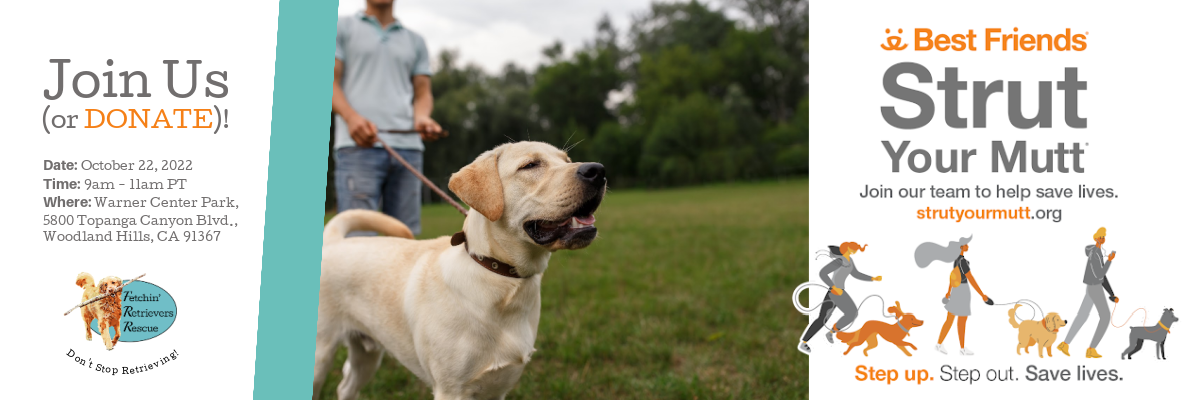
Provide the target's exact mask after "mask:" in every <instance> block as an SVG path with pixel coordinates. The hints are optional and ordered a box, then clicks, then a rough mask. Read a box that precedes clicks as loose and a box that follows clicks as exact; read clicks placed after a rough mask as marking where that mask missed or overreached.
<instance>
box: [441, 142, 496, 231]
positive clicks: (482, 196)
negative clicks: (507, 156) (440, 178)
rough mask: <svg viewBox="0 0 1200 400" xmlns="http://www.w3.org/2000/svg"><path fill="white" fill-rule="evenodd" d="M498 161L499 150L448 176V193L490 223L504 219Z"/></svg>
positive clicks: (491, 151)
mask: <svg viewBox="0 0 1200 400" xmlns="http://www.w3.org/2000/svg"><path fill="white" fill-rule="evenodd" d="M499 160H500V150H499V149H495V150H490V151H488V152H486V153H483V154H480V155H479V157H478V158H476V159H475V161H474V162H471V163H470V164H468V165H467V166H465V167H462V169H460V170H458V172H455V173H454V175H451V176H450V191H452V192H454V194H456V195H458V198H460V199H462V200H463V201H464V202H466V203H467V205H468V206H471V208H474V209H475V211H479V213H480V214H483V216H484V217H487V219H488V220H489V221H492V222H495V221H496V220H498V219H500V216H501V215H504V185H503V184H502V183H501V182H500V170H499V166H498V165H497V163H498V162H499Z"/></svg>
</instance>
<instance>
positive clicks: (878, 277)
mask: <svg viewBox="0 0 1200 400" xmlns="http://www.w3.org/2000/svg"><path fill="white" fill-rule="evenodd" d="M871 280H872V281H875V282H879V281H882V280H883V275H880V276H877V277H874V278H871Z"/></svg>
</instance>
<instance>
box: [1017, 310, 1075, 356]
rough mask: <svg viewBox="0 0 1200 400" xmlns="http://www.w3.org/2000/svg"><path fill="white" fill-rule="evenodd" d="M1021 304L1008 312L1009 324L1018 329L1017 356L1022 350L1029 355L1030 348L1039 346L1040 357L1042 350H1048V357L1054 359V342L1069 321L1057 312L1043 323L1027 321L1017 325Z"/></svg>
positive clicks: (1044, 319)
mask: <svg viewBox="0 0 1200 400" xmlns="http://www.w3.org/2000/svg"><path fill="white" fill-rule="evenodd" d="M1018 307H1021V305H1020V304H1017V305H1015V306H1013V308H1012V309H1011V310H1008V323H1009V324H1011V325H1012V326H1013V328H1017V355H1020V354H1021V349H1025V354H1029V347H1030V346H1033V345H1035V344H1036V345H1038V357H1043V356H1042V349H1045V350H1046V355H1048V356H1051V357H1054V354H1053V352H1052V349H1053V348H1054V347H1053V345H1054V341H1055V340H1057V339H1058V329H1059V328H1062V327H1064V326H1067V320H1065V319H1062V317H1060V316H1059V315H1058V313H1056V312H1052V313H1049V314H1046V316H1045V317H1044V318H1042V320H1041V321H1034V320H1032V319H1027V320H1024V321H1021V322H1020V323H1017V308H1018Z"/></svg>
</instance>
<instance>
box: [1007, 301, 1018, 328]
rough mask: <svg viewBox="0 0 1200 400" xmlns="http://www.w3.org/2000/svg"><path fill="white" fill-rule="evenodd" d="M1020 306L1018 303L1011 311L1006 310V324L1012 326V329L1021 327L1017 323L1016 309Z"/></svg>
mask: <svg viewBox="0 0 1200 400" xmlns="http://www.w3.org/2000/svg"><path fill="white" fill-rule="evenodd" d="M1020 306H1021V304H1020V303H1018V304H1017V305H1015V306H1013V308H1012V309H1011V310H1008V323H1009V325H1012V326H1013V328H1020V327H1021V324H1019V323H1017V307H1020Z"/></svg>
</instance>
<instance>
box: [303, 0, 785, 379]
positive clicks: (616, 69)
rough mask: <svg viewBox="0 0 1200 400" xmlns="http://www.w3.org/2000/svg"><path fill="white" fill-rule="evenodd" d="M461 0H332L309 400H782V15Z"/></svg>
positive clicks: (652, 4) (778, 10)
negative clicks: (335, 6) (335, 9)
mask: <svg viewBox="0 0 1200 400" xmlns="http://www.w3.org/2000/svg"><path fill="white" fill-rule="evenodd" d="M463 3H464V2H420V1H412V2H394V3H393V1H391V0H345V1H343V2H342V5H343V7H341V9H340V10H339V13H340V14H341V15H340V16H339V18H338V26H337V38H336V49H335V52H334V68H333V88H334V90H333V100H332V114H331V126H330V160H329V174H328V190H327V204H326V209H327V211H326V216H325V218H326V227H325V231H324V247H323V251H322V254H323V256H322V274H321V289H320V300H319V304H320V305H319V310H318V322H317V334H316V338H315V351H316V362H315V364H316V365H315V366H314V371H315V373H314V380H313V398H314V399H333V398H340V399H353V398H359V397H361V398H371V399H502V398H507V399H582V398H605V399H608V398H611V399H616V398H642V399H662V398H680V399H684V398H686V399H697V398H700V399H704V398H753V399H766V398H788V399H794V398H804V397H806V396H807V391H808V388H807V385H808V359H807V357H804V356H803V355H802V354H801V353H800V352H797V351H795V350H794V349H795V346H796V343H795V340H796V333H795V332H797V331H802V330H803V329H804V328H805V327H806V326H807V319H806V318H805V317H803V316H802V315H800V314H798V313H796V312H795V310H793V308H792V305H791V302H790V301H789V294H790V293H791V290H792V286H793V285H794V284H795V282H797V281H802V280H803V279H804V278H805V277H807V276H808V269H807V268H808V261H807V257H806V254H808V251H807V248H806V247H807V245H806V244H807V242H808V237H807V236H808V229H807V220H808V215H807V212H808V211H807V210H808V183H807V172H808V156H807V154H808V147H807V142H808V138H807V135H808V112H807V110H808V105H807V104H808V103H807V101H808V100H807V92H808V85H807V79H808V73H807V71H808V64H807V60H808V53H807V43H808V13H807V2H805V1H799V0H725V1H720V0H713V1H695V0H692V1H669V0H668V1H657V0H638V1H633V0H630V1H616V2H596V4H592V5H584V4H574V3H572V2H565V3H564V2H554V1H542V0H526V1H520V2H517V3H520V4H508V5H495V4H488V3H483V2H472V3H471V4H463ZM533 38H546V39H549V40H545V41H544V43H536V45H537V46H538V49H536V51H537V53H539V54H538V55H537V56H535V57H526V56H521V55H520V54H522V50H521V49H522V46H526V47H528V46H529V45H530V43H533V42H537V40H534V39H533ZM580 38H582V39H580ZM539 40H540V39H539ZM481 41H482V42H481ZM480 43H483V44H482V45H481V44H480ZM488 43H491V44H494V45H488ZM496 45H501V46H502V47H504V48H505V49H504V50H503V51H498V50H497V49H496V48H495V47H497V46H496ZM506 52H508V53H506ZM530 58H536V61H535V60H531V59H530ZM414 171H415V172H416V173H414ZM459 207H462V210H460V209H459ZM464 214H465V216H464Z"/></svg>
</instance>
